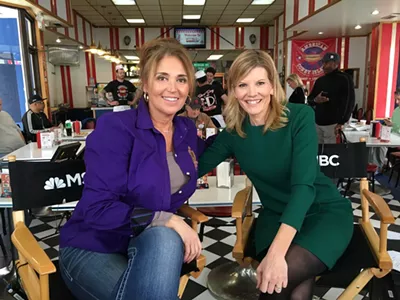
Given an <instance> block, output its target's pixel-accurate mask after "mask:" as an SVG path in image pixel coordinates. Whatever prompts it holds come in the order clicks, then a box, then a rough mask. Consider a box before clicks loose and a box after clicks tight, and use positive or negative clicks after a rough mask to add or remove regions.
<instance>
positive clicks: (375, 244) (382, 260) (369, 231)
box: [360, 179, 395, 271]
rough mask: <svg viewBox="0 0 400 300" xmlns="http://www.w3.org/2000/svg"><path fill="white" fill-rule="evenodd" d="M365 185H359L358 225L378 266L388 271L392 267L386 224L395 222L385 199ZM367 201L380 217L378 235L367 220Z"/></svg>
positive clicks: (363, 182)
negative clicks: (360, 211) (359, 219)
mask: <svg viewBox="0 0 400 300" xmlns="http://www.w3.org/2000/svg"><path fill="white" fill-rule="evenodd" d="M363 180H364V179H363ZM365 182H366V181H365V180H364V181H362V182H361V185H360V187H361V186H362V185H363V184H364V185H365ZM367 187H368V184H367V185H366V188H362V187H361V190H362V192H361V203H362V210H363V217H362V219H361V222H360V226H361V228H362V230H363V232H364V234H365V236H366V238H367V240H368V243H369V245H370V247H371V250H372V253H373V255H374V257H375V259H376V261H377V263H378V265H379V268H380V269H381V270H385V271H388V270H391V269H392V268H393V262H392V259H391V258H390V255H389V253H388V252H387V234H388V225H389V224H393V223H394V222H395V219H394V216H393V214H392V212H391V210H390V208H389V206H388V205H387V203H386V202H385V200H383V198H382V197H381V196H378V195H377V194H374V193H372V192H370V191H368V189H367ZM368 203H369V204H370V205H371V206H372V207H373V209H374V211H375V213H376V214H377V215H378V217H379V218H380V221H381V224H380V232H379V235H378V234H377V232H376V230H375V228H374V227H373V226H372V224H371V222H370V221H369V217H368V212H369V211H368Z"/></svg>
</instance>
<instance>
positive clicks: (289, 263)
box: [199, 50, 353, 300]
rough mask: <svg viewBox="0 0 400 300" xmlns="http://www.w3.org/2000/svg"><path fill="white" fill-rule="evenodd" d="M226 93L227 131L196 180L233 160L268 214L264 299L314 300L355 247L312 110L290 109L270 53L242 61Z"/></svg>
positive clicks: (260, 246) (261, 270)
mask: <svg viewBox="0 0 400 300" xmlns="http://www.w3.org/2000/svg"><path fill="white" fill-rule="evenodd" d="M228 88H229V100H228V103H227V106H226V110H225V117H226V129H225V130H224V131H222V132H221V133H220V134H219V135H218V136H217V138H216V139H215V141H214V143H213V144H212V145H211V146H210V147H209V148H207V150H206V151H205V152H204V153H203V154H202V155H201V157H200V159H199V176H202V175H204V174H206V173H208V172H209V171H210V170H212V169H213V168H215V167H216V166H217V165H218V164H219V163H221V162H222V161H224V160H225V159H226V158H228V157H231V156H235V157H236V159H237V160H238V162H239V164H240V167H241V168H242V170H243V171H244V172H245V174H246V175H247V176H248V178H249V179H250V180H251V182H252V183H253V184H254V187H255V188H256V190H257V192H258V194H259V196H260V200H261V203H262V206H263V209H262V211H261V212H260V213H259V216H258V219H257V224H256V230H255V235H254V236H255V237H254V242H255V247H256V251H257V261H259V262H260V265H259V266H258V268H257V288H258V289H259V290H260V291H261V295H260V297H259V299H260V300H267V299H312V297H313V287H314V278H315V277H316V276H317V275H319V274H321V273H322V272H324V271H325V270H327V269H331V268H332V267H333V266H334V265H335V263H336V261H337V260H338V259H339V257H340V256H341V255H342V254H343V252H344V251H345V249H346V248H347V245H348V244H349V242H350V240H351V237H352V234H353V210H352V208H351V203H350V201H349V200H348V199H346V198H343V197H342V196H341V195H340V193H339V191H338V190H337V188H336V186H335V185H334V184H333V183H332V181H331V180H330V179H329V178H328V177H326V176H325V175H324V174H323V173H322V172H321V171H320V168H319V165H318V162H317V160H316V159H315V157H316V156H317V152H318V139H317V132H316V128H315V123H314V112H313V110H312V108H310V107H309V106H306V105H298V104H292V103H287V101H286V97H285V92H284V91H283V89H282V86H281V84H280V82H279V75H278V72H277V70H276V67H275V64H274V61H273V59H272V58H271V57H270V56H269V55H268V54H267V53H266V52H264V51H260V50H247V51H245V52H243V53H242V54H240V55H239V56H238V57H237V58H236V60H235V61H234V62H233V64H232V66H231V68H230V70H229V81H228ZM338 220H340V222H338Z"/></svg>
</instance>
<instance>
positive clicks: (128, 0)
mask: <svg viewBox="0 0 400 300" xmlns="http://www.w3.org/2000/svg"><path fill="white" fill-rule="evenodd" d="M112 1H113V2H114V4H115V5H136V3H135V0H112Z"/></svg>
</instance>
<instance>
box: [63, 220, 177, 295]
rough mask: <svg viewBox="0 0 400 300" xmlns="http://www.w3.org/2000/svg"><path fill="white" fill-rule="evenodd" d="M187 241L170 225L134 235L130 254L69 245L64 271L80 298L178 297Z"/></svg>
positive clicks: (66, 251)
mask: <svg viewBox="0 0 400 300" xmlns="http://www.w3.org/2000/svg"><path fill="white" fill-rule="evenodd" d="M183 255H184V245H183V242H182V239H181V237H180V236H179V235H178V234H177V233H176V232H175V231H174V230H172V229H170V228H167V227H161V226H160V227H152V228H149V229H146V230H145V231H143V232H142V233H141V234H140V235H139V236H138V237H136V238H132V239H131V241H130V243H129V247H128V256H127V257H126V256H124V255H122V254H116V253H98V252H92V251H87V250H83V249H78V248H72V247H66V248H63V249H61V250H60V270H61V275H62V277H63V279H64V281H65V283H66V285H67V286H68V287H69V289H70V290H71V292H72V293H73V294H74V296H75V297H76V298H78V299H79V300H111V299H112V300H136V299H137V300H139V299H140V300H160V299H163V300H176V299H178V287H179V279H180V272H181V268H182V263H183Z"/></svg>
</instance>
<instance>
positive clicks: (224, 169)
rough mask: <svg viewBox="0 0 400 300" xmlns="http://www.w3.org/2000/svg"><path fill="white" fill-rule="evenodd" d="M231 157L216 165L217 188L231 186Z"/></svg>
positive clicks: (232, 164)
mask: <svg viewBox="0 0 400 300" xmlns="http://www.w3.org/2000/svg"><path fill="white" fill-rule="evenodd" d="M233 170H234V161H233V159H227V160H225V161H223V162H222V163H220V164H219V165H218V166H217V188H228V189H230V188H231V187H232V186H233V179H234V175H233Z"/></svg>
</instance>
